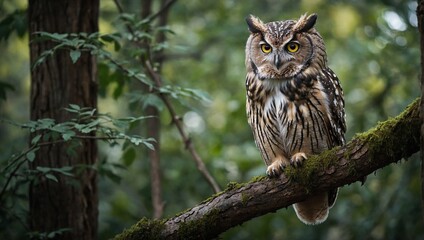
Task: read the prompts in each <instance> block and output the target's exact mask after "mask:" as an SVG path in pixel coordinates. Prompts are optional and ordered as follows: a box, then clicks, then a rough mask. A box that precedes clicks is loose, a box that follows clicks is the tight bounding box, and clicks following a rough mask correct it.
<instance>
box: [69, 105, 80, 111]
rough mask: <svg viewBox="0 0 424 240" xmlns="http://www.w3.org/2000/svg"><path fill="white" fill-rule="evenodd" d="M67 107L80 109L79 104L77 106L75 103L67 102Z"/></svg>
mask: <svg viewBox="0 0 424 240" xmlns="http://www.w3.org/2000/svg"><path fill="white" fill-rule="evenodd" d="M69 107H70V108H71V109H74V110H78V111H79V110H81V107H80V106H78V105H76V104H69Z"/></svg>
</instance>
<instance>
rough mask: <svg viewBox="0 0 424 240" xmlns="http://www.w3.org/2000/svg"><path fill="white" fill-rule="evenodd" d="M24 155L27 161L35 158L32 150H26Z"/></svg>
mask: <svg viewBox="0 0 424 240" xmlns="http://www.w3.org/2000/svg"><path fill="white" fill-rule="evenodd" d="M25 157H26V158H27V159H28V161H30V162H33V161H34V159H35V152H34V150H32V151H30V152H27V154H26V155H25Z"/></svg>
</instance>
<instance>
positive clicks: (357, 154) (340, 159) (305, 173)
mask: <svg viewBox="0 0 424 240" xmlns="http://www.w3.org/2000/svg"><path fill="white" fill-rule="evenodd" d="M419 114H420V101H419V100H416V101H415V102H414V103H413V104H411V105H410V106H409V107H408V108H407V109H406V110H405V111H404V112H403V113H402V114H401V115H399V116H398V117H396V118H395V119H390V120H387V121H386V122H383V123H380V124H379V125H377V127H375V128H374V129H371V130H369V131H368V132H366V133H362V134H358V135H357V136H356V137H355V138H354V139H353V140H351V141H350V142H349V143H348V144H347V145H346V146H343V147H336V148H334V149H331V150H329V151H326V152H323V153H321V154H320V155H317V156H311V157H310V158H308V160H307V161H306V162H305V163H304V165H303V166H302V167H301V168H298V169H294V168H291V167H289V168H287V169H286V170H285V174H284V175H282V176H281V177H280V178H278V179H269V178H267V177H259V178H256V179H253V180H252V181H251V182H249V183H243V184H230V185H229V186H228V188H227V189H226V190H225V191H223V192H221V193H219V194H218V195H216V196H213V197H211V198H209V199H208V200H205V201H204V202H202V203H200V204H199V205H198V206H195V207H193V208H191V209H189V210H187V211H185V212H183V213H181V214H179V215H177V216H175V217H172V218H170V219H167V220H155V221H151V220H147V219H142V220H141V221H139V222H138V223H137V224H135V225H134V226H132V227H131V228H130V229H129V230H126V231H124V232H123V233H122V234H120V235H118V236H116V238H115V239H212V238H215V237H217V236H218V235H219V234H220V233H222V232H225V231H226V230H228V229H229V228H232V227H234V226H237V225H240V224H242V223H243V222H246V221H248V220H250V219H252V218H254V217H258V216H261V215H264V214H266V213H269V212H275V211H277V210H278V209H280V208H283V207H288V206H290V205H291V204H293V203H296V202H299V201H303V200H305V199H306V198H307V197H308V196H310V195H313V194H314V193H316V192H321V191H326V190H328V189H332V188H335V187H341V186H343V185H346V184H350V183H353V182H356V181H364V179H365V177H366V176H367V175H368V174H371V173H372V172H375V171H376V170H378V169H380V168H382V167H384V166H387V165H389V164H390V163H394V162H396V161H399V160H400V159H402V158H407V157H409V156H410V155H412V154H413V153H416V152H417V151H419V148H420V131H419V130H420V126H421V123H420V119H419V117H420V116H419Z"/></svg>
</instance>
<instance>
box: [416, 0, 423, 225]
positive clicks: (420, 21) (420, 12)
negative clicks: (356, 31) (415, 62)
mask: <svg viewBox="0 0 424 240" xmlns="http://www.w3.org/2000/svg"><path fill="white" fill-rule="evenodd" d="M417 18H418V30H419V32H420V45H421V96H424V54H423V53H424V1H422V0H420V1H419V3H418V8H417ZM420 109H421V112H420V119H421V138H420V140H421V144H420V149H421V209H422V216H423V219H424V154H423V152H424V98H423V97H421V106H420Z"/></svg>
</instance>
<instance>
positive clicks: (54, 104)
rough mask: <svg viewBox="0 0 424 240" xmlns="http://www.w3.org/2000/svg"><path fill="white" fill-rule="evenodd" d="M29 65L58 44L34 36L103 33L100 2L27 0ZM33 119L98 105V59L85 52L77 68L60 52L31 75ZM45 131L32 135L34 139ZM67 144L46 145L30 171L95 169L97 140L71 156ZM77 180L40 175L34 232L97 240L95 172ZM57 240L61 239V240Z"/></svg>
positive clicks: (34, 186)
mask: <svg viewBox="0 0 424 240" xmlns="http://www.w3.org/2000/svg"><path fill="white" fill-rule="evenodd" d="M28 2H29V5H28V14H29V29H30V61H31V63H34V62H35V61H36V60H37V58H38V57H39V56H40V54H41V53H43V52H44V51H46V50H49V49H51V48H52V47H53V46H54V45H55V44H54V43H52V42H49V41H43V42H37V41H34V33H36V32H40V31H44V32H50V33H79V32H87V33H93V32H97V31H98V15H99V1H98V0H91V1H84V0H60V1H48V0H31V1H28ZM30 98H31V113H30V116H31V120H37V119H40V118H52V119H55V120H56V122H63V121H67V120H69V119H70V118H71V117H75V116H71V115H70V114H69V113H68V112H66V111H65V110H64V108H65V107H68V106H69V104H77V105H79V106H82V107H90V108H96V107H97V66H96V58H95V57H93V56H91V55H89V54H88V53H82V55H81V57H80V58H79V59H78V61H77V62H76V63H75V64H73V63H72V61H71V58H70V56H69V52H68V51H65V50H61V51H58V52H56V53H55V54H54V56H52V57H50V58H48V59H47V60H46V61H45V62H44V63H43V64H41V65H40V66H38V67H37V68H35V69H34V70H33V71H31V96H30ZM37 134H40V133H33V134H32V136H35V135H37ZM68 147H69V145H68V144H55V145H50V146H44V147H41V148H40V149H39V150H38V152H37V155H36V158H35V160H34V161H33V162H32V163H30V164H29V165H30V166H29V167H30V169H31V170H36V169H37V167H39V166H42V167H51V168H60V167H63V166H77V165H89V166H91V165H93V164H94V163H95V162H96V158H97V147H96V143H95V140H81V141H80V142H79V147H78V148H77V149H76V152H75V154H73V155H72V154H68V153H67V149H68ZM75 174H78V175H75V176H74V177H66V176H64V175H59V174H58V175H56V177H57V179H58V182H54V181H52V180H49V179H46V178H45V177H40V178H37V179H36V180H34V181H33V182H32V183H31V185H30V189H29V196H30V206H29V222H30V228H31V231H34V232H39V233H46V232H52V231H56V230H59V229H64V228H69V229H70V230H69V231H65V232H64V233H63V234H62V235H60V236H59V238H60V239H96V236H97V216H98V209H97V205H98V195H97V183H96V181H97V174H96V172H95V171H94V170H90V169H87V170H84V171H82V172H80V173H79V172H77V171H75ZM56 237H57V236H56Z"/></svg>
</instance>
